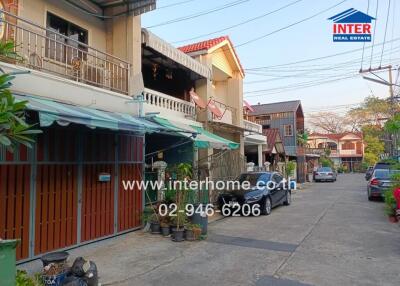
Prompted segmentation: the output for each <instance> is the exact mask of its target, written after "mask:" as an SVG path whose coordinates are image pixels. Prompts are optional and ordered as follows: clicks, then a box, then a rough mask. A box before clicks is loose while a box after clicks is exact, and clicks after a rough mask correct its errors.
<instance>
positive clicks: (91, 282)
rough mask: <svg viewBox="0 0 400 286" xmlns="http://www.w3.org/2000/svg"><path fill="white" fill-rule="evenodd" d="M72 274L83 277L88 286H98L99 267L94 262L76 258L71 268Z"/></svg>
mask: <svg viewBox="0 0 400 286" xmlns="http://www.w3.org/2000/svg"><path fill="white" fill-rule="evenodd" d="M71 274H72V275H74V276H77V277H81V278H82V279H83V280H84V281H85V282H86V284H87V286H97V285H98V280H99V278H98V271H97V266H96V264H95V263H94V262H93V261H89V260H85V259H84V258H83V257H78V258H76V259H75V261H74V263H73V264H72V267H71Z"/></svg>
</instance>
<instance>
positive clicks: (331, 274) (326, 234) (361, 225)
mask: <svg viewBox="0 0 400 286" xmlns="http://www.w3.org/2000/svg"><path fill="white" fill-rule="evenodd" d="M399 226H400V225H395V224H390V223H389V222H388V220H387V218H386V217H385V216H384V213H383V203H380V202H369V201H368V200H367V196H366V193H365V181H364V180H363V176H362V175H342V176H339V178H338V181H337V182H336V183H317V184H312V185H311V186H310V187H309V188H307V189H306V190H302V191H297V193H296V194H295V195H294V196H293V203H292V205H291V206H289V207H279V208H277V209H274V211H273V212H272V214H271V215H270V216H262V217H247V218H238V217H236V218H227V219H224V220H221V221H218V222H215V223H213V224H212V225H210V227H209V229H210V234H209V239H208V240H207V241H201V242H184V243H173V242H171V241H169V240H168V239H163V238H160V237H158V236H154V235H150V234H145V233H142V232H135V233H131V234H128V235H125V236H120V237H118V238H115V239H112V240H109V241H106V242H102V243H98V244H92V245H88V246H85V247H83V248H80V249H79V250H74V251H71V253H72V255H73V256H77V255H84V256H86V257H88V258H90V259H93V260H94V261H96V263H97V264H98V266H99V271H100V275H101V282H102V283H103V285H104V284H106V285H157V286H158V285H167V286H168V285H174V286H175V285H194V286H197V285H230V286H232V285H242V286H243V285H256V286H259V285H268V286H275V285H276V286H301V285H334V286H337V285H341V286H346V285H363V286H367V285H371V286H372V285H374V286H376V285H382V286H383V285H399V284H400V227H399Z"/></svg>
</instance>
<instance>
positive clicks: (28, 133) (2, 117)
mask: <svg viewBox="0 0 400 286" xmlns="http://www.w3.org/2000/svg"><path fill="white" fill-rule="evenodd" d="M14 78H15V77H14V76H11V75H9V74H2V75H0V145H3V146H6V147H7V149H8V150H9V151H10V152H13V151H14V149H15V148H16V146H18V144H23V145H25V146H27V147H29V148H32V143H34V135H36V134H39V133H42V131H41V130H35V129H32V127H33V125H29V124H27V123H26V122H25V109H26V104H27V101H20V102H17V101H16V100H15V98H14V96H13V95H12V94H11V92H10V90H9V89H8V88H9V87H10V85H11V83H10V81H11V80H13V79H14Z"/></svg>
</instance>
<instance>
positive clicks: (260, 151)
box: [257, 144, 263, 168]
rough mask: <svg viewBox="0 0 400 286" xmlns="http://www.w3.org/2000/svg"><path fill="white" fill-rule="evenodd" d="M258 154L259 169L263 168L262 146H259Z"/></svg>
mask: <svg viewBox="0 0 400 286" xmlns="http://www.w3.org/2000/svg"><path fill="white" fill-rule="evenodd" d="M257 154H258V167H260V168H262V166H263V152H262V144H258V145H257Z"/></svg>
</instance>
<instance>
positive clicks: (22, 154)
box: [0, 126, 144, 260]
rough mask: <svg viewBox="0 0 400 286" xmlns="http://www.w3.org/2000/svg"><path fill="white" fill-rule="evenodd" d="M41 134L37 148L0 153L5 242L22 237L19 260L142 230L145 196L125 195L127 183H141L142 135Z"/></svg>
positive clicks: (0, 225)
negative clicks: (101, 177)
mask: <svg viewBox="0 0 400 286" xmlns="http://www.w3.org/2000/svg"><path fill="white" fill-rule="evenodd" d="M43 131H44V133H43V134H41V135H40V136H38V140H37V144H35V146H34V148H33V149H27V148H25V147H24V146H21V147H20V148H19V150H17V151H16V152H15V153H13V154H11V153H9V152H7V151H6V150H5V148H0V175H1V178H6V180H3V179H2V180H1V181H0V237H2V238H3V239H12V238H19V239H21V243H20V244H19V245H18V247H17V259H18V260H22V259H30V258H34V257H36V256H38V255H40V254H42V253H46V252H49V251H52V250H55V249H60V248H68V247H73V246H75V245H78V244H81V243H83V242H88V241H93V240H96V239H99V238H104V237H107V236H112V235H115V234H117V233H119V232H123V231H127V230H132V229H135V228H137V227H140V226H141V220H140V213H141V211H142V208H143V197H142V192H141V191H140V190H139V189H137V188H134V189H133V190H124V189H123V186H122V180H141V178H142V171H143V169H142V168H143V160H144V154H143V144H144V137H143V136H141V135H135V134H132V133H122V132H120V133H116V132H111V131H108V130H98V129H96V130H91V129H89V128H83V127H82V126H79V127H78V126H76V127H74V126H68V127H59V126H55V127H52V128H45V129H43ZM101 173H107V174H110V181H105V182H102V181H100V180H99V174H101ZM17 176H18V177H20V178H21V180H17V179H16V177H17Z"/></svg>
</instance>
